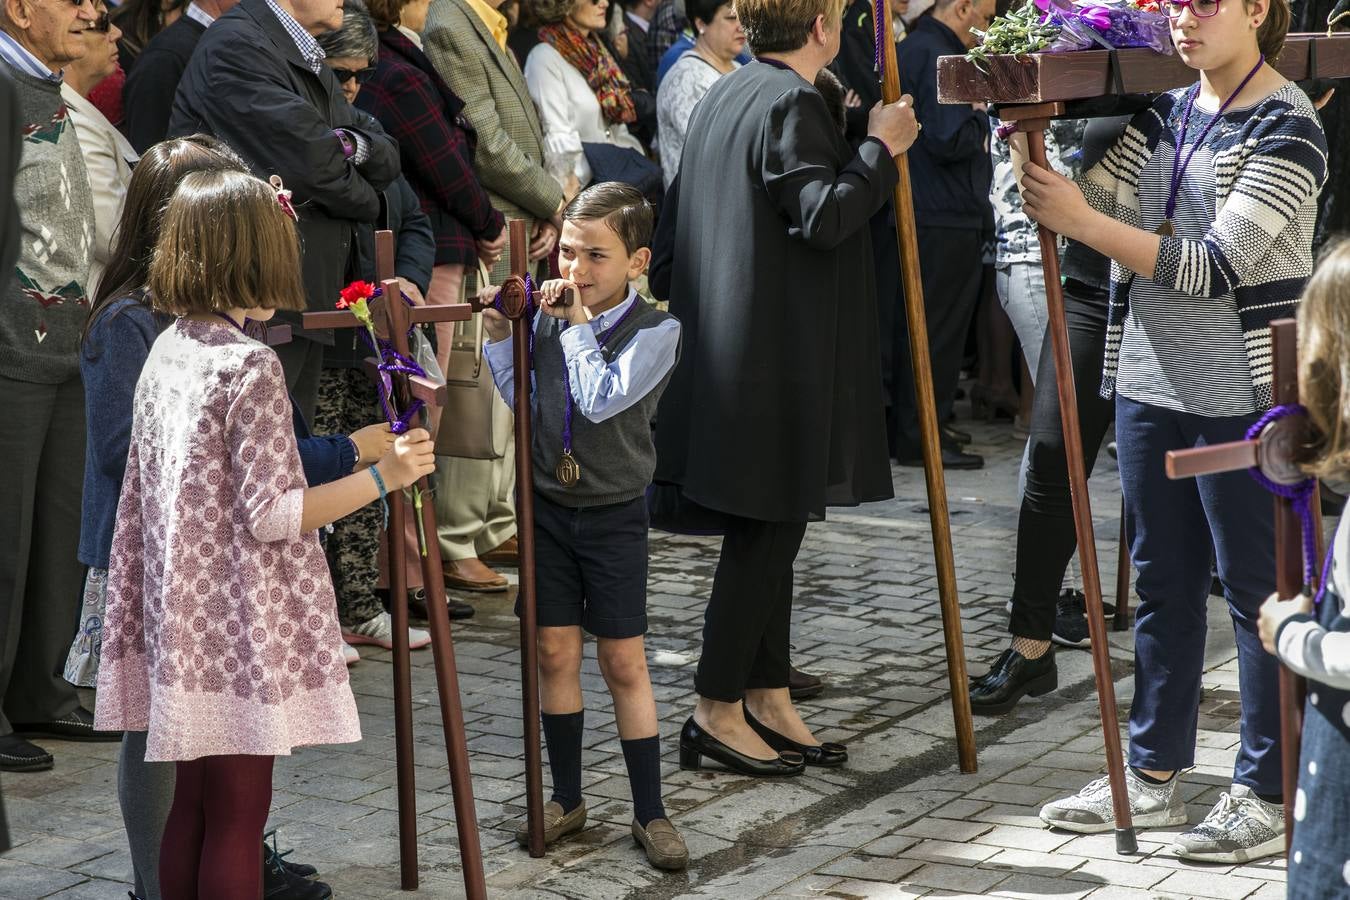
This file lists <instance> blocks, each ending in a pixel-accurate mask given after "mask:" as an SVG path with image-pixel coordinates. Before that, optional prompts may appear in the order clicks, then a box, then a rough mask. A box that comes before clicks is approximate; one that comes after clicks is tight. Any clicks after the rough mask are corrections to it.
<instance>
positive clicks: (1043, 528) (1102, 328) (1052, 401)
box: [1008, 279, 1124, 641]
mask: <svg viewBox="0 0 1350 900" xmlns="http://www.w3.org/2000/svg"><path fill="white" fill-rule="evenodd" d="M1106 306H1107V293H1106V291H1104V290H1099V289H1097V288H1092V287H1088V286H1087V285H1085V284H1083V283H1082V282H1078V281H1074V280H1072V279H1070V280H1069V281H1067V282H1066V283H1065V285H1064V315H1065V318H1066V319H1067V320H1068V325H1069V355H1070V357H1071V359H1072V360H1073V378H1074V386H1075V390H1076V393H1077V396H1078V430H1079V435H1080V436H1081V437H1082V441H1083V462H1084V464H1085V465H1086V466H1087V472H1088V474H1089V475H1091V474H1092V467H1093V465H1094V464H1095V463H1096V461H1097V452H1098V450H1100V449H1101V444H1102V438H1103V437H1105V435H1106V429H1107V428H1108V427H1109V426H1110V425H1111V420H1112V419H1113V418H1114V417H1115V404H1114V402H1112V401H1111V400H1104V399H1102V397H1101V395H1100V394H1098V392H1097V391H1098V388H1099V387H1100V386H1101V379H1102V357H1103V356H1104V355H1105V352H1106ZM1027 455H1028V466H1027V478H1026V491H1025V492H1024V493H1023V495H1022V509H1021V514H1020V515H1019V517H1018V520H1017V557H1016V559H1017V562H1016V567H1015V569H1014V572H1015V573H1016V574H1015V576H1014V584H1013V596H1012V601H1013V609H1012V618H1011V620H1010V621H1009V624H1008V630H1009V631H1010V632H1011V633H1012V634H1013V635H1015V636H1017V637H1024V638H1031V639H1033V640H1040V641H1048V640H1050V630H1051V629H1052V628H1053V627H1054V624H1055V601H1056V600H1057V599H1058V597H1059V589H1060V585H1061V584H1062V583H1063V581H1064V570H1065V568H1066V567H1067V566H1068V565H1069V560H1070V559H1071V558H1072V557H1073V554H1074V552H1075V551H1076V550H1077V548H1078V536H1077V534H1076V532H1075V531H1074V526H1073V500H1072V498H1071V497H1070V495H1069V468H1068V460H1067V458H1066V456H1065V454H1064V431H1063V428H1062V427H1061V426H1060V417H1059V393H1058V387H1057V386H1056V381H1055V354H1054V351H1053V349H1052V348H1051V343H1050V332H1049V329H1046V333H1045V338H1044V341H1043V343H1042V346H1041V361H1040V364H1039V365H1038V366H1037V370H1036V397H1035V400H1034V402H1033V404H1032V411H1031V434H1030V437H1029V438H1028V439H1027ZM1122 552H1124V551H1123V548H1122Z"/></svg>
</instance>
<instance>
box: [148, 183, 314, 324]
mask: <svg viewBox="0 0 1350 900" xmlns="http://www.w3.org/2000/svg"><path fill="white" fill-rule="evenodd" d="M149 287H150V303H151V305H152V306H153V307H154V308H155V309H156V310H158V311H159V312H166V313H171V314H173V315H177V316H185V315H189V314H191V313H203V312H214V311H218V310H225V309H230V308H233V307H242V308H245V309H253V308H261V309H287V310H293V311H300V310H303V309H304V308H305V292H304V288H303V287H302V286H301V283H300V242H299V238H298V237H297V235H296V230H295V223H294V222H292V221H291V219H290V217H289V216H288V215H287V214H286V213H285V212H284V211H283V210H282V207H281V205H280V204H279V203H278V202H277V195H276V191H274V190H273V189H272V188H271V187H269V186H268V185H267V184H265V183H264V182H262V181H260V180H258V179H257V178H254V177H253V176H252V175H249V174H247V173H244V172H230V171H216V172H194V173H192V174H191V175H188V176H187V177H186V178H184V179H183V180H182V181H181V182H180V183H179V185H178V189H177V190H176V191H174V194H173V199H172V200H171V201H169V208H168V209H167V210H166V211H165V213H164V223H163V225H162V227H161V228H160V233H159V240H158V242H157V243H156V244H155V255H154V259H153V261H152V262H151V263H150V281H149Z"/></svg>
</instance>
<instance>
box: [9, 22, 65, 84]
mask: <svg viewBox="0 0 1350 900" xmlns="http://www.w3.org/2000/svg"><path fill="white" fill-rule="evenodd" d="M0 59H3V60H4V61H5V62H7V63H9V64H10V66H11V67H13V68H14V69H15V70H16V71H19V72H22V73H24V74H25V75H32V76H33V77H34V78H41V79H43V80H45V81H52V82H55V83H56V84H60V83H61V73H60V72H53V71H52V70H51V69H50V68H48V67H47V66H46V65H45V64H44V63H43V62H42V60H40V59H38V58H37V57H36V56H34V55H33V54H32V53H31V52H30V51H29V50H28V48H27V47H25V46H24V45H23V44H20V43H19V42H18V41H16V40H15V39H14V38H12V37H10V36H9V35H8V34H6V33H5V32H4V31H0Z"/></svg>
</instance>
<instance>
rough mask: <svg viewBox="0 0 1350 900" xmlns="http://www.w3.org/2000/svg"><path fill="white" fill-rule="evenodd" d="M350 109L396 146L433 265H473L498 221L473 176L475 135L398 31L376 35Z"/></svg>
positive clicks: (459, 105) (459, 106) (498, 230)
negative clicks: (429, 240) (376, 46)
mask: <svg viewBox="0 0 1350 900" xmlns="http://www.w3.org/2000/svg"><path fill="white" fill-rule="evenodd" d="M356 105H357V106H359V107H361V108H362V109H364V110H365V111H366V112H368V113H370V114H371V115H373V116H374V117H375V118H376V119H378V120H379V122H380V124H381V125H383V126H384V129H385V131H387V132H389V134H391V135H393V137H394V138H395V139H396V140H397V141H398V146H399V156H400V157H401V159H402V162H403V174H404V175H405V176H406V177H407V179H408V183H409V184H411V185H412V188H413V190H414V191H416V193H417V199H418V200H419V201H420V202H421V204H422V211H423V212H425V213H426V214H427V217H428V218H430V219H431V229H432V232H433V233H434V234H435V235H436V264H437V265H446V264H454V263H460V264H463V265H466V266H470V267H472V266H473V265H474V261H475V260H476V259H477V258H478V250H477V247H476V246H475V241H476V240H491V239H492V238H495V237H496V236H497V235H498V234H500V233H501V230H502V226H503V224H504V223H505V220H504V218H503V217H502V214H501V213H500V212H498V211H497V210H496V209H495V208H494V207H493V205H492V199H491V198H490V197H489V196H488V193H487V191H486V190H484V189H483V185H482V184H481V183H480V182H479V180H478V175H477V174H476V173H475V172H474V167H473V158H474V145H475V144H476V143H477V140H478V138H477V135H475V134H474V130H473V126H472V125H470V124H469V123H468V122H467V121H466V120H465V119H464V117H463V115H462V114H461V113H462V110H463V109H464V101H462V100H460V99H459V98H458V97H456V96H455V95H454V93H453V92H452V91H451V90H450V88H448V87H447V86H446V84H445V82H444V81H442V80H441V76H440V75H438V74H436V70H435V68H433V67H432V65H431V60H429V59H427V56H426V54H425V53H423V52H422V51H421V50H419V49H417V47H416V46H415V45H414V44H413V42H412V41H410V40H408V38H407V37H406V36H404V35H403V34H402V32H400V31H399V30H398V29H397V28H387V29H385V30H384V31H382V32H381V33H380V59H379V64H378V65H377V66H376V68H375V75H374V77H373V78H371V79H370V81H369V83H367V84H366V85H365V86H364V87H363V88H362V89H361V93H360V94H359V95H357V98H356Z"/></svg>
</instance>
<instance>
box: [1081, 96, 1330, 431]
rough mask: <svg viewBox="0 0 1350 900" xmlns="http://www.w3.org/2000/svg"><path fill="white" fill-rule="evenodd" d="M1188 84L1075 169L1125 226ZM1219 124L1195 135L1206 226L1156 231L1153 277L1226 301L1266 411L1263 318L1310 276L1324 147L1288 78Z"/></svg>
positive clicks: (1124, 311) (1107, 393)
mask: <svg viewBox="0 0 1350 900" xmlns="http://www.w3.org/2000/svg"><path fill="white" fill-rule="evenodd" d="M1193 89H1194V88H1188V89H1181V90H1176V91H1172V92H1170V93H1167V94H1162V95H1160V96H1159V97H1158V99H1157V100H1156V101H1155V102H1154V103H1153V105H1152V106H1151V107H1150V108H1148V109H1146V110H1144V111H1143V112H1141V113H1139V114H1138V115H1137V116H1135V118H1134V120H1133V121H1132V122H1131V123H1130V125H1129V127H1128V128H1127V129H1126V131H1125V133H1124V135H1122V136H1121V138H1120V140H1119V141H1118V142H1117V143H1116V145H1115V146H1114V147H1112V148H1111V150H1110V151H1109V152H1108V153H1107V154H1106V156H1105V157H1104V158H1103V159H1102V161H1101V162H1100V163H1098V164H1097V165H1096V166H1094V167H1093V168H1092V169H1090V170H1089V171H1088V172H1086V173H1084V174H1083V176H1082V178H1081V179H1080V180H1079V182H1078V185H1079V187H1080V188H1081V189H1082V191H1083V196H1084V197H1086V198H1087V201H1088V203H1089V204H1091V205H1092V207H1093V208H1095V209H1097V210H1099V211H1100V212H1103V213H1105V214H1106V215H1109V216H1111V217H1112V218H1114V219H1117V220H1119V221H1121V222H1124V223H1125V224H1127V225H1131V226H1133V227H1136V228H1139V227H1147V226H1146V225H1145V224H1144V223H1142V222H1141V221H1140V206H1139V176H1140V173H1141V172H1143V171H1144V168H1145V166H1146V165H1147V164H1148V161H1149V159H1150V157H1151V156H1152V155H1153V153H1154V152H1155V150H1157V148H1158V147H1159V145H1160V143H1162V142H1166V146H1167V147H1168V148H1169V149H1170V148H1171V147H1173V146H1175V144H1176V139H1177V138H1176V133H1177V131H1178V130H1180V127H1181V118H1182V114H1183V112H1184V110H1185V105H1186V96H1187V93H1188V91H1190V90H1193ZM1224 119H1225V123H1224V125H1222V126H1220V127H1216V128H1215V129H1214V130H1213V131H1211V132H1210V134H1209V136H1208V138H1207V139H1206V141H1205V144H1206V147H1207V148H1208V149H1209V150H1210V151H1211V152H1212V154H1213V160H1214V185H1215V221H1214V223H1213V225H1212V226H1210V228H1209V231H1208V232H1207V233H1206V234H1205V235H1204V237H1203V238H1201V239H1198V240H1194V239H1192V240H1188V239H1185V238H1181V237H1164V238H1163V239H1162V246H1161V247H1160V248H1159V251H1158V262H1157V265H1156V267H1155V269H1154V272H1153V281H1154V282H1155V283H1156V284H1159V285H1161V286H1163V287H1166V288H1170V289H1172V290H1175V291H1177V292H1178V293H1181V294H1185V295H1189V296H1192V297H1204V298H1212V299H1219V298H1225V297H1229V296H1232V297H1233V298H1234V299H1235V303H1236V309H1237V316H1238V319H1239V323H1240V327H1241V330H1242V337H1243V342H1244V344H1245V346H1246V351H1247V360H1248V362H1249V364H1250V366H1251V379H1252V387H1253V390H1254V392H1255V396H1256V404H1257V407H1258V408H1260V409H1265V408H1267V407H1269V406H1270V404H1271V382H1272V379H1271V352H1270V329H1269V325H1270V323H1271V321H1273V320H1275V319H1279V318H1283V317H1287V316H1289V315H1292V314H1293V312H1294V309H1295V307H1296V305H1297V304H1298V301H1299V295H1300V294H1301V292H1302V290H1303V285H1304V282H1305V281H1306V280H1307V278H1308V276H1309V275H1310V274H1311V273H1312V267H1313V258H1312V242H1313V229H1314V226H1315V224H1316V218H1317V196H1318V194H1319V193H1320V192H1321V190H1322V186H1323V184H1324V183H1325V181H1326V177H1327V142H1326V135H1325V133H1324V132H1323V130H1322V124H1321V121H1320V120H1319V119H1318V116H1317V111H1316V109H1314V107H1313V105H1312V103H1311V101H1309V100H1308V98H1307V96H1306V95H1305V94H1304V93H1303V91H1301V90H1300V89H1299V88H1298V87H1296V86H1295V85H1293V84H1286V85H1285V86H1284V87H1282V88H1280V89H1279V90H1278V91H1276V92H1275V93H1273V94H1271V95H1270V96H1269V97H1267V98H1265V99H1264V100H1262V101H1260V102H1259V103H1257V104H1255V105H1254V106H1251V107H1248V108H1246V109H1243V110H1233V111H1230V112H1229V113H1228V114H1227V115H1225V117H1224ZM1169 156H1170V154H1169ZM1169 168H1170V167H1169ZM1134 278H1135V273H1133V272H1131V271H1129V270H1127V269H1125V268H1124V267H1123V266H1121V265H1120V264H1119V263H1114V262H1113V263H1112V265H1111V302H1110V307H1109V309H1108V312H1107V325H1106V357H1105V365H1104V368H1103V373H1102V386H1101V393H1102V396H1103V397H1108V398H1109V397H1111V396H1112V394H1113V393H1114V391H1115V382H1116V368H1117V364H1118V362H1119V357H1120V343H1121V337H1122V333H1123V326H1124V322H1125V318H1126V316H1127V315H1129V311H1130V306H1129V297H1130V286H1131V284H1132V282H1133V280H1134ZM1193 349H1194V352H1195V353H1196V354H1204V352H1205V335H1204V334H1203V333H1197V334H1195V335H1194V341H1193Z"/></svg>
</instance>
